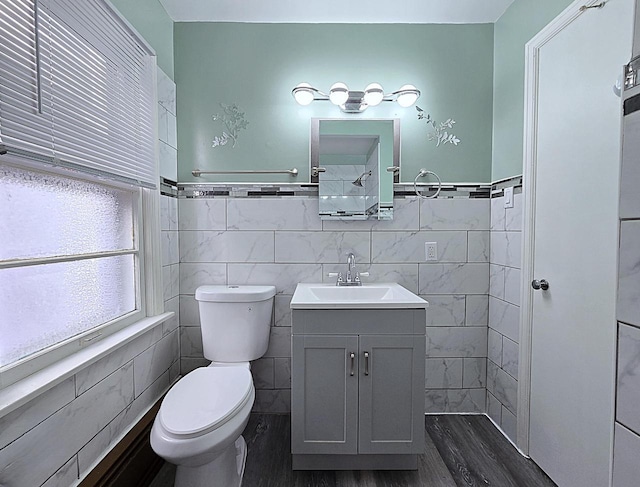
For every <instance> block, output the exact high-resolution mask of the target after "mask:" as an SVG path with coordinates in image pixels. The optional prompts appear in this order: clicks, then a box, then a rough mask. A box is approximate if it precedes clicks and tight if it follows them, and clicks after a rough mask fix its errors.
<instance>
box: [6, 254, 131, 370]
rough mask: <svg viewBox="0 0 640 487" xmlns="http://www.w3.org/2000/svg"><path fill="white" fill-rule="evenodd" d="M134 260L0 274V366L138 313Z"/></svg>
mask: <svg viewBox="0 0 640 487" xmlns="http://www.w3.org/2000/svg"><path fill="white" fill-rule="evenodd" d="M135 296H136V293H135V256H134V255H122V256H115V257H102V258H99V259H88V260H80V261H74V262H60V263H56V264H44V265H34V266H28V267H17V268H9V269H1V270H0V367H1V366H3V365H6V364H9V363H12V362H15V361H16V360H19V359H20V358H23V357H26V356H27V355H30V354H32V353H34V352H37V351H39V350H42V349H44V348H46V347H48V346H51V345H53V344H55V343H58V342H60V341H62V340H65V339H67V338H70V337H72V336H74V335H77V334H79V333H81V332H83V331H86V330H90V329H91V328H94V327H96V326H98V325H101V324H103V323H105V322H107V321H110V320H112V319H114V318H117V317H119V316H122V315H124V314H126V313H129V312H131V311H134V310H135V309H136V300H135Z"/></svg>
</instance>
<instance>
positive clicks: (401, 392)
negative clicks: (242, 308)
mask: <svg viewBox="0 0 640 487" xmlns="http://www.w3.org/2000/svg"><path fill="white" fill-rule="evenodd" d="M425 322H426V316H425V310H424V309H409V310H407V309H401V310H398V309H396V310H386V309H385V310H293V312H292V326H293V329H292V384H291V389H292V390H291V394H292V397H291V401H292V404H291V409H292V411H291V434H292V436H291V449H292V453H293V468H294V469H324V468H326V469H334V470H335V469H394V468H397V469H411V468H417V454H419V453H422V452H423V450H424V374H425V371H424V362H425Z"/></svg>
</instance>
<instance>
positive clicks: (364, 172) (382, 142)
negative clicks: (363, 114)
mask: <svg viewBox="0 0 640 487" xmlns="http://www.w3.org/2000/svg"><path fill="white" fill-rule="evenodd" d="M315 168H319V169H315ZM394 168H395V169H394ZM399 168H400V120H399V119H385V120H378V119H367V120H345V119H320V118H313V119H312V120H311V182H317V183H318V194H319V198H320V211H319V213H320V218H321V219H323V220H368V219H376V220H391V219H392V218H393V183H394V182H398V181H399V171H398V169H399Z"/></svg>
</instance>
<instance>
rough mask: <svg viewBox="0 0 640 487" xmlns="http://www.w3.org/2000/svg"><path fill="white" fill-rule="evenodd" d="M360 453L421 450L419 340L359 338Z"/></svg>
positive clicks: (421, 350) (421, 338)
mask: <svg viewBox="0 0 640 487" xmlns="http://www.w3.org/2000/svg"><path fill="white" fill-rule="evenodd" d="M359 354H360V391H359V401H360V418H359V430H360V432H359V445H358V452H359V453H405V454H409V453H422V452H423V450H424V373H425V372H424V367H425V366H424V357H425V337H424V336H413V335H406V336H383V335H362V336H360V350H359Z"/></svg>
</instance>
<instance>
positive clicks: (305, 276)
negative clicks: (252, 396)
mask: <svg viewBox="0 0 640 487" xmlns="http://www.w3.org/2000/svg"><path fill="white" fill-rule="evenodd" d="M243 196H244V197H243ZM246 196H247V193H245V194H240V195H239V196H238V195H236V194H234V195H231V196H224V195H222V196H214V197H196V198H186V199H183V198H182V197H181V198H180V200H179V211H178V214H179V228H180V232H179V233H180V235H179V242H180V285H179V288H180V320H181V329H182V331H181V337H182V346H181V352H182V353H181V364H182V367H181V372H182V373H183V374H185V373H187V372H188V371H190V370H193V368H194V367H196V366H201V365H202V364H206V363H207V361H206V360H205V359H204V357H203V356H202V351H201V343H200V342H198V341H197V334H198V333H199V328H198V325H199V316H198V308H197V303H196V301H195V298H194V293H195V289H196V288H197V287H198V286H199V285H203V284H209V283H210V284H273V285H275V286H276V290H277V291H276V292H277V294H276V297H275V304H274V315H273V320H272V331H271V337H270V345H269V349H268V351H267V353H266V354H265V356H264V357H263V358H262V359H260V360H258V361H256V362H255V364H254V378H255V384H256V389H257V392H256V402H255V404H254V410H256V411H263V412H283V411H289V409H290V384H291V370H290V369H291V363H290V362H291V344H290V337H291V329H290V327H291V312H290V309H289V304H290V301H291V296H292V295H293V292H294V290H295V287H296V285H297V283H298V282H333V281H334V280H335V277H328V276H327V274H328V273H331V272H343V273H344V272H345V271H346V255H345V254H346V253H347V252H354V254H355V255H356V261H357V268H358V269H359V270H360V271H368V272H369V273H370V276H369V277H363V278H362V279H363V281H364V282H367V281H368V280H370V281H373V282H383V281H386V282H390V281H391V282H399V283H400V284H402V285H404V286H405V287H407V288H408V289H410V290H411V291H413V292H415V293H419V294H420V295H422V296H424V297H425V298H426V299H427V300H428V301H429V302H430V303H431V308H430V309H429V313H428V323H427V326H428V327H427V335H428V336H430V341H429V343H430V346H429V352H428V353H427V356H426V357H425V360H426V362H425V366H426V367H427V368H428V370H427V373H428V374H429V375H428V377H427V381H426V383H425V393H426V396H425V398H428V399H425V406H426V407H427V410H428V411H430V412H435V411H437V410H438V408H440V409H439V410H440V411H441V412H444V411H451V412H478V411H482V412H484V410H485V401H486V356H487V324H488V320H489V300H488V291H489V256H490V252H489V243H490V233H489V229H490V218H489V215H490V201H489V199H469V198H457V199H454V198H449V199H442V200H440V199H437V200H421V199H419V198H416V197H408V198H396V199H395V201H394V218H393V220H391V221H380V222H378V221H350V222H344V221H335V220H331V221H322V220H320V218H319V217H318V202H317V197H308V196H282V197H278V196H273V195H270V196H266V197H260V198H253V197H246ZM431 241H433V242H437V243H438V253H439V257H440V259H439V261H437V262H433V263H427V262H426V261H425V253H424V244H425V242H431ZM248 249H250V250H248Z"/></svg>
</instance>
